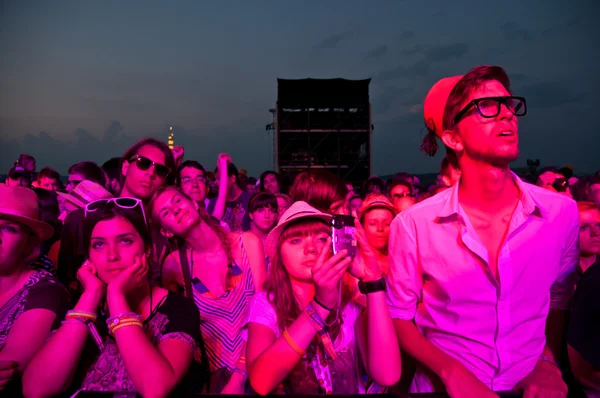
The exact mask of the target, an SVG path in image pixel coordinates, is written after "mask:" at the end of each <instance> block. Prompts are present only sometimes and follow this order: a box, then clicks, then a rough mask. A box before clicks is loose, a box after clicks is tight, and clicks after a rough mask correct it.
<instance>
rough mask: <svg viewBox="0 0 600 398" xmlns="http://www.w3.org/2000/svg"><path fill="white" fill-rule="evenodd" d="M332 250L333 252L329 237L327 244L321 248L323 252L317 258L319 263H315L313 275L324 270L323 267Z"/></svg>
mask: <svg viewBox="0 0 600 398" xmlns="http://www.w3.org/2000/svg"><path fill="white" fill-rule="evenodd" d="M330 250H331V237H330V236H328V237H327V241H326V242H325V244H324V245H323V247H322V248H321V252H320V253H319V255H318V256H317V261H316V263H315V266H314V267H313V269H312V270H313V275H314V274H315V273H317V272H318V271H319V270H320V269H321V268H323V265H324V263H325V258H326V257H327V254H328V253H329V251H330Z"/></svg>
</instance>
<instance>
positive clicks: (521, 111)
mask: <svg viewBox="0 0 600 398" xmlns="http://www.w3.org/2000/svg"><path fill="white" fill-rule="evenodd" d="M502 104H504V105H505V106H506V108H508V110H509V111H511V112H512V114H513V115H515V116H525V115H526V114H527V103H526V101H525V98H523V97H512V96H511V97H485V98H477V99H474V100H473V101H471V102H469V103H468V104H467V105H466V106H465V107H464V108H463V109H462V110H461V111H460V112H458V113H457V114H456V116H455V117H454V124H456V123H458V122H459V121H460V119H461V118H462V117H463V116H465V114H466V113H467V112H468V111H469V110H470V109H471V108H472V107H475V109H477V112H478V113H479V114H480V115H481V116H482V117H485V118H492V117H496V116H498V115H499V114H500V107H501V106H502Z"/></svg>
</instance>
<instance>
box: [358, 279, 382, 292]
mask: <svg viewBox="0 0 600 398" xmlns="http://www.w3.org/2000/svg"><path fill="white" fill-rule="evenodd" d="M386 290H387V288H386V285H385V278H381V279H378V280H376V281H369V282H363V281H359V282H358V291H359V292H361V293H362V294H369V293H375V292H381V291H386Z"/></svg>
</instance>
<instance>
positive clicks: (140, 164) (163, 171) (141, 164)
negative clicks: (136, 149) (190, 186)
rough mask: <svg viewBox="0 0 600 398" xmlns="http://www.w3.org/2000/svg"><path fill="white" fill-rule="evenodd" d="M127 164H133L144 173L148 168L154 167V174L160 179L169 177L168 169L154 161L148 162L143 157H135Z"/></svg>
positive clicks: (148, 160) (169, 171) (169, 170)
mask: <svg viewBox="0 0 600 398" xmlns="http://www.w3.org/2000/svg"><path fill="white" fill-rule="evenodd" d="M129 162H135V165H136V166H137V168H138V169H140V170H141V171H146V170H148V169H149V168H150V167H152V166H154V173H156V175H157V176H159V177H160V178H166V177H167V176H168V175H169V173H171V169H169V168H168V167H167V166H165V165H164V164H160V163H156V162H155V161H153V160H150V159H148V158H147V157H145V156H141V155H135V156H133V157H132V158H131V159H129Z"/></svg>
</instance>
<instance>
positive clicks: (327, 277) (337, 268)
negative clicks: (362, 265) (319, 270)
mask: <svg viewBox="0 0 600 398" xmlns="http://www.w3.org/2000/svg"><path fill="white" fill-rule="evenodd" d="M352 260H353V259H352V257H346V258H344V259H343V260H341V261H340V262H338V263H336V264H335V265H334V266H333V267H332V268H330V269H329V270H327V272H326V273H324V275H323V280H324V281H331V280H336V275H338V274H340V275H343V274H344V272H346V270H347V269H348V267H349V266H350V264H351V263H352ZM337 279H339V278H337Z"/></svg>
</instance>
